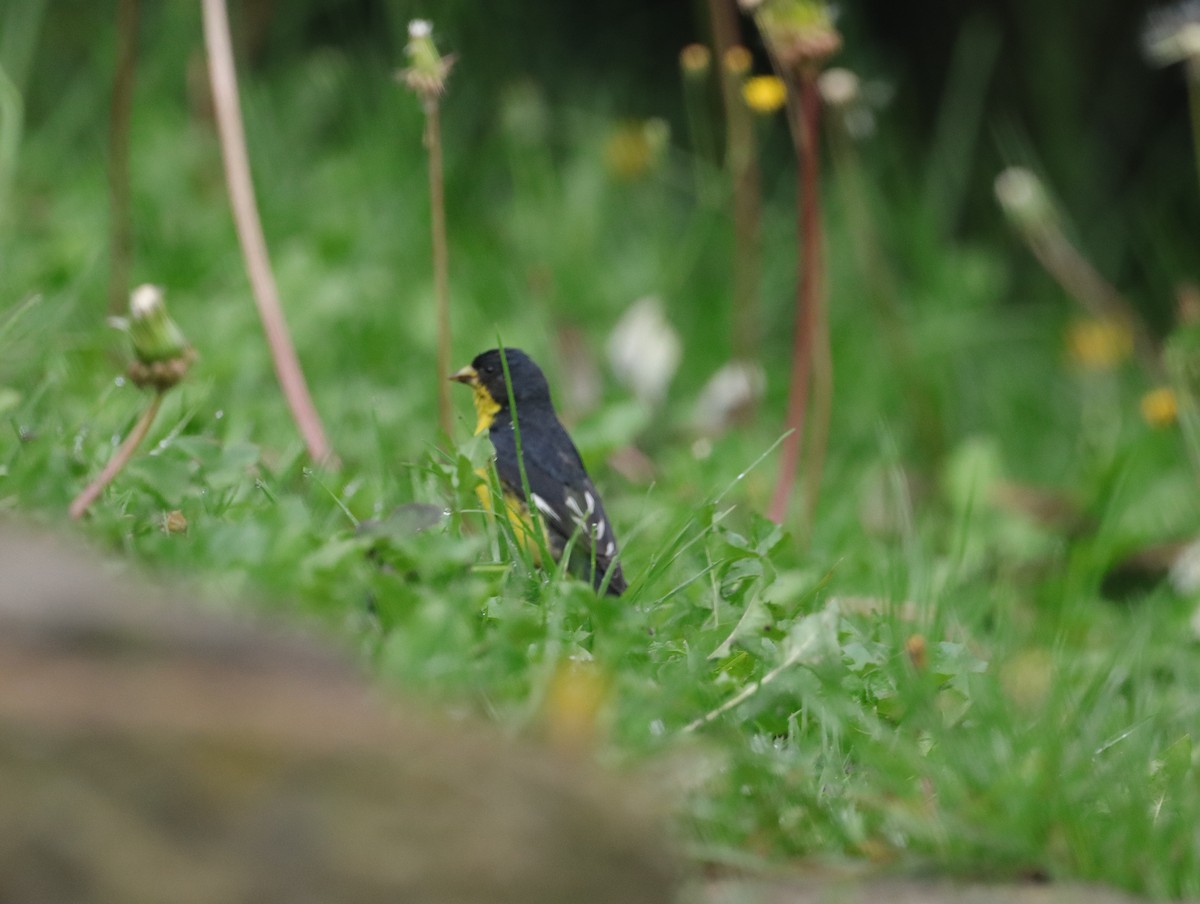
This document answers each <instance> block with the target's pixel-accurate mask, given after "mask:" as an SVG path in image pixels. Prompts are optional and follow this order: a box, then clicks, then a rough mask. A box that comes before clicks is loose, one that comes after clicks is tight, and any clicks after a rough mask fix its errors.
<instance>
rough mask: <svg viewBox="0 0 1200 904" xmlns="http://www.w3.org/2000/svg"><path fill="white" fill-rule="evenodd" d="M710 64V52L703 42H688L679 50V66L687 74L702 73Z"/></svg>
mask: <svg viewBox="0 0 1200 904" xmlns="http://www.w3.org/2000/svg"><path fill="white" fill-rule="evenodd" d="M711 64H712V53H711V52H709V49H708V48H707V47H705V46H704V45H703V44H688V46H687V47H685V48H683V50H681V51H679V67H680V68H681V69H682V70H683V71H684V72H685V73H686V74H687V75H703V74H704V73H706V72H708V67H709V66H710V65H711Z"/></svg>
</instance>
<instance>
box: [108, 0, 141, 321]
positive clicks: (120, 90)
mask: <svg viewBox="0 0 1200 904" xmlns="http://www.w3.org/2000/svg"><path fill="white" fill-rule="evenodd" d="M137 29H138V0H118V3H117V68H116V72H115V74H114V75H113V87H112V104H111V106H110V107H109V120H108V210H109V246H108V247H109V253H108V313H109V315H110V316H114V317H115V316H117V315H118V314H120V313H121V311H122V310H124V308H125V305H126V303H127V302H128V301H129V278H130V272H131V270H132V268H133V219H132V215H131V213H130V201H129V128H130V121H131V119H132V118H133V82H134V72H135V64H136V62H137Z"/></svg>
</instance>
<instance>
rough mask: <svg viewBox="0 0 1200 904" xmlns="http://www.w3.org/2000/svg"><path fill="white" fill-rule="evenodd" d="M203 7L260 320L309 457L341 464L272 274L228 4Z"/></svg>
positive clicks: (221, 130) (228, 172)
mask: <svg viewBox="0 0 1200 904" xmlns="http://www.w3.org/2000/svg"><path fill="white" fill-rule="evenodd" d="M203 8H204V41H205V44H206V45H207V48H208V72H209V78H210V79H211V80H212V91H213V106H214V108H215V110H216V115H217V133H218V135H219V137H220V141H221V156H222V158H223V159H224V161H225V178H226V182H227V183H228V186H229V200H230V205H231V207H232V208H233V221H234V224H235V226H236V227H237V233H238V239H239V241H240V242H241V246H242V256H243V257H244V258H245V261H246V272H247V274H248V275H249V277H250V286H251V288H252V289H253V290H254V300H255V302H256V304H257V305H258V315H259V319H260V320H262V325H263V332H264V333H266V337H267V345H268V346H269V347H270V349H271V357H272V359H273V360H274V364H275V375H276V377H277V378H278V380H279V385H280V386H281V387H282V389H283V394H284V397H285V398H286V399H287V403H288V406H289V407H290V408H291V411H292V418H293V420H295V422H296V426H297V428H298V429H299V430H300V435H301V436H302V437H303V438H304V442H305V444H306V446H307V447H308V454H309V457H310V458H311V459H312V460H313V461H315V462H317V463H320V464H329V465H336V464H337V460H336V458H335V457H334V454H333V450H332V449H331V448H330V446H329V442H328V440H326V438H325V429H324V427H323V426H322V425H321V417H320V415H318V414H317V409H316V407H315V406H314V405H313V402H312V397H311V396H310V395H309V392H308V385H307V383H306V382H305V380H304V372H303V371H302V370H301V369H300V361H299V359H298V358H297V357H296V349H295V347H294V346H293V345H292V340H291V336H290V335H289V333H288V328H287V323H286V322H285V321H284V319H283V308H282V306H281V305H280V303H279V292H278V289H277V288H276V286H275V277H274V276H273V275H272V273H271V262H270V258H269V257H268V255H267V243H266V240H265V239H264V238H263V231H262V223H261V222H260V220H259V217H258V207H257V205H256V204H255V201H254V186H253V184H252V182H251V180H250V159H249V157H248V155H247V153H246V134H245V131H244V129H243V127H242V112H241V105H240V102H239V100H238V88H237V74H236V71H235V69H234V65H233V47H232V45H231V43H230V39H229V17H228V14H227V12H226V10H225V0H203Z"/></svg>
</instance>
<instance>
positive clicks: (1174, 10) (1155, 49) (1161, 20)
mask: <svg viewBox="0 0 1200 904" xmlns="http://www.w3.org/2000/svg"><path fill="white" fill-rule="evenodd" d="M1142 49H1143V50H1144V51H1145V54H1146V58H1147V59H1148V60H1149V61H1150V62H1151V63H1152V64H1154V65H1155V66H1169V65H1171V64H1172V63H1181V62H1184V61H1185V60H1197V59H1200V0H1184V2H1182V3H1176V4H1175V5H1174V6H1164V7H1162V8H1161V9H1156V10H1154V11H1152V12H1151V13H1150V14H1149V15H1148V16H1147V17H1146V25H1145V28H1143V30H1142Z"/></svg>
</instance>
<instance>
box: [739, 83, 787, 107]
mask: <svg viewBox="0 0 1200 904" xmlns="http://www.w3.org/2000/svg"><path fill="white" fill-rule="evenodd" d="M742 98H743V99H744V100H745V101H746V106H748V107H749V108H750V109H751V110H753V111H754V112H755V113H763V114H767V113H774V112H775V111H776V110H778V109H779V108H780V107H782V106H783V105H784V104H785V103H787V86H786V85H784V83H783V79H781V78H778V77H776V76H774V75H756V76H755V77H754V78H751V79H747V80H746V84H744V85H742Z"/></svg>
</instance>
